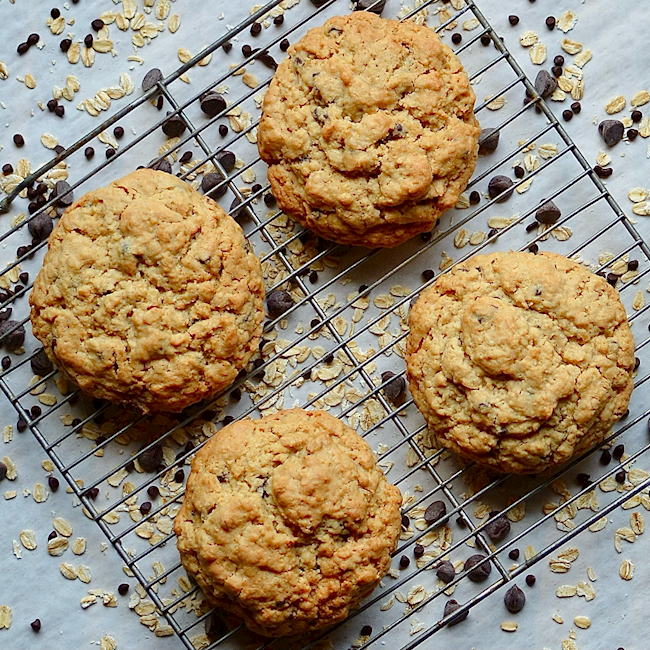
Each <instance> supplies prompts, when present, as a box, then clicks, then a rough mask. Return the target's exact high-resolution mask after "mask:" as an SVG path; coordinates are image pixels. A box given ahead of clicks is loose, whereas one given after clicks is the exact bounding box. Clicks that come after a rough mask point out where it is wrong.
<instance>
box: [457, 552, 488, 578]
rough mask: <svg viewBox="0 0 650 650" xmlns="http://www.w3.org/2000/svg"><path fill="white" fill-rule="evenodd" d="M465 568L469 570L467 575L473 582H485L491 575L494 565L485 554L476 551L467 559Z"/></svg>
mask: <svg viewBox="0 0 650 650" xmlns="http://www.w3.org/2000/svg"><path fill="white" fill-rule="evenodd" d="M463 570H464V571H469V573H468V574H467V577H468V578H469V579H470V580H471V581H472V582H483V581H484V580H487V578H488V576H489V575H490V572H491V571H492V565H491V564H490V562H489V560H486V559H485V555H482V554H480V553H476V554H475V555H470V556H469V557H468V558H467V559H466V560H465V565H464V567H463Z"/></svg>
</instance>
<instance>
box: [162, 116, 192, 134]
mask: <svg viewBox="0 0 650 650" xmlns="http://www.w3.org/2000/svg"><path fill="white" fill-rule="evenodd" d="M168 115H169V113H168ZM186 128H187V124H185V120H183V118H182V117H181V116H180V115H172V116H171V117H168V118H167V119H166V120H165V121H164V122H163V123H162V131H163V133H164V134H165V135H166V136H167V137H169V138H179V137H180V136H181V135H183V133H184V131H185V129H186Z"/></svg>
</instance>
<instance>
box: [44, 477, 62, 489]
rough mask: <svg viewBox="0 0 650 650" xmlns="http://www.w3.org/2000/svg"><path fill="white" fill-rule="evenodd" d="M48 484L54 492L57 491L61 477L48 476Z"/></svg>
mask: <svg viewBox="0 0 650 650" xmlns="http://www.w3.org/2000/svg"><path fill="white" fill-rule="evenodd" d="M47 484H48V485H49V486H50V490H52V492H56V491H57V490H58V489H59V479H58V478H56V476H48V477H47Z"/></svg>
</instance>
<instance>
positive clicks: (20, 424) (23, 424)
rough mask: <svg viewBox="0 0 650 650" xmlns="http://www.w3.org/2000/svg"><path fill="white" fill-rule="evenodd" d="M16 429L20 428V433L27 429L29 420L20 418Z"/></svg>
mask: <svg viewBox="0 0 650 650" xmlns="http://www.w3.org/2000/svg"><path fill="white" fill-rule="evenodd" d="M16 429H18V433H22V432H23V431H25V430H26V429H27V422H25V420H23V419H22V417H20V418H18V422H16Z"/></svg>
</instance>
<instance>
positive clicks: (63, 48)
mask: <svg viewBox="0 0 650 650" xmlns="http://www.w3.org/2000/svg"><path fill="white" fill-rule="evenodd" d="M71 45H72V41H71V40H70V39H69V38H64V39H63V40H62V41H61V42H60V43H59V48H60V49H61V52H67V51H68V50H69V49H70V46H71Z"/></svg>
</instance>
